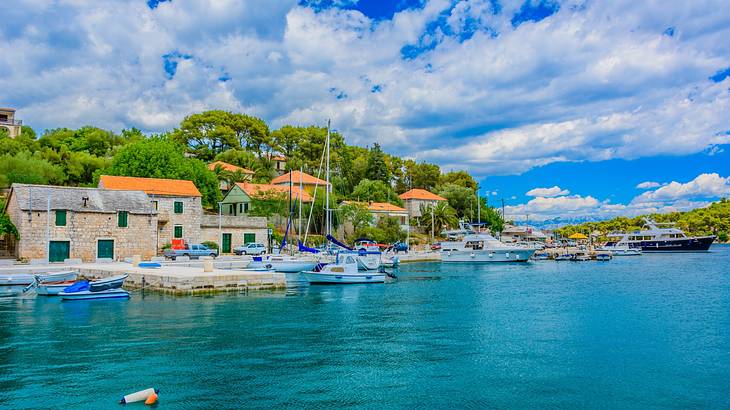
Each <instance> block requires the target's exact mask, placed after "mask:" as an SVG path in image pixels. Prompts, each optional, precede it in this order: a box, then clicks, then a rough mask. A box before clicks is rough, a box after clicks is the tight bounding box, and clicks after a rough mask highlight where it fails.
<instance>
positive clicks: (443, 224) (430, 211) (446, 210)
mask: <svg viewBox="0 0 730 410" xmlns="http://www.w3.org/2000/svg"><path fill="white" fill-rule="evenodd" d="M432 216H433V218H432ZM418 224H419V225H420V226H428V227H431V226H432V225H433V226H432V227H433V230H434V235H436V233H437V232H441V231H443V230H444V229H446V228H449V227H455V226H457V225H458V224H459V219H458V218H457V217H456V211H455V210H454V208H452V207H450V206H449V204H447V203H446V202H439V204H438V205H436V206H432V205H431V206H426V205H421V217H420V218H419V219H418Z"/></svg>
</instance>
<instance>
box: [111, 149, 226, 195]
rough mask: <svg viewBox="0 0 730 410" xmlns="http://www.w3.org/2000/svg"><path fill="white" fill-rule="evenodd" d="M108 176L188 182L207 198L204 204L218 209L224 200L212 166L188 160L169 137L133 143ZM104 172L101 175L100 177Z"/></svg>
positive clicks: (114, 162)
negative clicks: (182, 180)
mask: <svg viewBox="0 0 730 410" xmlns="http://www.w3.org/2000/svg"><path fill="white" fill-rule="evenodd" d="M103 173H104V174H106V175H123V176H130V177H144V178H168V179H186V180H191V181H193V183H195V186H196V187H197V188H198V190H199V191H200V193H201V195H202V196H203V198H202V201H203V205H205V206H208V207H216V203H217V202H218V201H220V200H221V193H220V190H219V188H218V180H217V178H216V176H215V174H214V173H213V172H212V171H210V170H209V169H208V167H207V166H206V165H205V163H203V162H202V161H200V160H199V159H195V158H185V156H184V155H183V150H182V147H180V146H179V145H177V144H175V143H172V142H171V141H169V139H168V138H167V137H166V136H158V137H153V138H149V139H146V140H142V141H139V142H135V143H132V144H129V145H127V146H125V147H124V148H122V149H121V150H120V151H119V152H118V153H117V154H116V155H115V156H114V158H113V160H112V163H111V166H110V167H109V168H106V169H104V170H103ZM99 174H101V172H97V175H99Z"/></svg>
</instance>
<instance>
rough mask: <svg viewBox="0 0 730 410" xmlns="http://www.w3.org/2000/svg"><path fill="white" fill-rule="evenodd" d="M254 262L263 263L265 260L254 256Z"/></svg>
mask: <svg viewBox="0 0 730 410" xmlns="http://www.w3.org/2000/svg"><path fill="white" fill-rule="evenodd" d="M253 261H254V262H263V261H264V258H263V257H261V256H254V257H253Z"/></svg>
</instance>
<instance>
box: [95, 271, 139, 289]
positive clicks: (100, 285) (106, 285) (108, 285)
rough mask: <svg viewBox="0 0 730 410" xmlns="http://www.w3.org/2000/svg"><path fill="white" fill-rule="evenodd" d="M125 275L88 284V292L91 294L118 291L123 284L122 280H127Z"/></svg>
mask: <svg viewBox="0 0 730 410" xmlns="http://www.w3.org/2000/svg"><path fill="white" fill-rule="evenodd" d="M127 276H129V275H127V274H126V273H125V274H122V275H116V276H110V277H108V278H103V279H99V280H95V281H91V282H89V291H91V292H101V291H102V290H109V289H119V288H121V287H122V285H123V284H124V280H125V279H127Z"/></svg>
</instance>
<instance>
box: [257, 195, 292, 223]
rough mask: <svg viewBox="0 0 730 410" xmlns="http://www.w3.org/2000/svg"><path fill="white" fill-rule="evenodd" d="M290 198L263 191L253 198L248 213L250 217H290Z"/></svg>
mask: <svg viewBox="0 0 730 410" xmlns="http://www.w3.org/2000/svg"><path fill="white" fill-rule="evenodd" d="M288 201H289V198H288V196H287V195H286V194H285V193H283V192H278V191H261V192H258V193H257V194H256V195H255V196H253V197H251V208H250V209H249V211H248V214H249V215H250V216H266V217H269V216H273V215H281V216H284V217H288V216H289V211H288V210H287V208H288V207H289V205H288V203H289V202H288Z"/></svg>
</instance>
